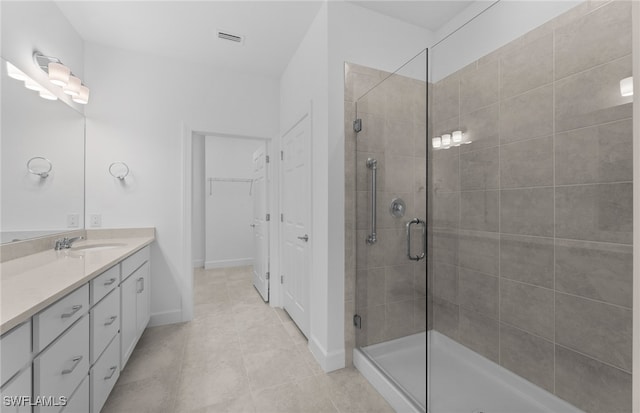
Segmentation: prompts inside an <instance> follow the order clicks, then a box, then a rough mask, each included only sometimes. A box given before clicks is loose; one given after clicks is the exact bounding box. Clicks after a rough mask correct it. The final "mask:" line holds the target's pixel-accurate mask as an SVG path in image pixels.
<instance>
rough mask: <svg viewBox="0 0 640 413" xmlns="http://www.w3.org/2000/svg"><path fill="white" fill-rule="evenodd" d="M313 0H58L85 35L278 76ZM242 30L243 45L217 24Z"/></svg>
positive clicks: (310, 15) (311, 11) (317, 4)
mask: <svg viewBox="0 0 640 413" xmlns="http://www.w3.org/2000/svg"><path fill="white" fill-rule="evenodd" d="M320 4H321V3H320V2H318V1H58V2H57V5H58V7H59V8H60V10H61V11H62V13H63V14H64V15H65V16H66V17H67V19H68V20H69V22H70V23H71V25H72V26H73V27H74V28H75V29H76V31H77V32H78V34H79V35H80V37H82V38H83V39H84V40H85V41H88V42H94V43H98V44H103V45H107V46H111V47H115V48H119V49H125V50H131V51H136V52H143V53H150V54H153V55H157V56H165V57H170V58H176V59H181V60H184V61H190V62H195V63H204V64H207V65H210V66H213V67H220V68H224V69H228V70H240V71H242V72H249V73H259V74H264V75H267V76H280V75H281V74H282V72H283V70H284V68H285V67H286V65H287V63H288V62H289V60H290V58H291V56H292V55H293V53H294V52H295V50H296V48H297V47H298V45H299V44H300V41H301V39H302V38H303V36H304V34H305V33H306V32H307V29H308V28H309V25H310V24H311V22H312V21H313V19H314V17H315V15H316V14H317V12H318V10H319V8H320ZM218 29H223V30H227V31H229V32H231V33H233V34H240V35H243V36H245V41H244V45H243V46H238V45H237V44H234V43H231V42H229V41H223V40H219V39H218V38H217V34H216V30H218Z"/></svg>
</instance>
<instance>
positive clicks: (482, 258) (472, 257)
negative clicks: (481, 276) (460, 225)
mask: <svg viewBox="0 0 640 413" xmlns="http://www.w3.org/2000/svg"><path fill="white" fill-rule="evenodd" d="M458 250H459V253H460V260H459V264H460V266H461V267H464V268H466V269H469V270H474V271H480V272H483V273H485V274H491V275H498V269H499V261H498V254H499V250H500V237H499V235H498V234H497V233H495V232H477V231H460V239H459V243H458Z"/></svg>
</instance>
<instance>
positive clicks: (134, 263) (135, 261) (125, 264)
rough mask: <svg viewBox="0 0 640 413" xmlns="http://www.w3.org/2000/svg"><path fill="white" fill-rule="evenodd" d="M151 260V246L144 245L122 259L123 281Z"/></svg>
mask: <svg viewBox="0 0 640 413" xmlns="http://www.w3.org/2000/svg"><path fill="white" fill-rule="evenodd" d="M146 261H149V246H146V247H144V248H143V249H141V250H140V251H138V252H136V253H135V254H133V255H132V256H130V257H129V258H127V259H125V260H124V261H122V281H124V280H126V279H127V277H129V276H130V275H131V274H133V272H134V271H135V270H137V269H138V268H140V266H141V265H142V264H144V263H145V262H146Z"/></svg>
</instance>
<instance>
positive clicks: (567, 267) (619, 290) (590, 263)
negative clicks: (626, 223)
mask: <svg viewBox="0 0 640 413" xmlns="http://www.w3.org/2000/svg"><path fill="white" fill-rule="evenodd" d="M555 260H556V288H557V289H558V290H559V291H565V292H568V293H571V294H575V295H580V296H583V297H588V298H593V299H596V300H600V301H606V302H608V303H611V304H617V305H621V306H625V307H628V308H631V306H632V304H633V295H632V291H633V288H632V287H633V250H632V247H631V246H630V245H616V244H601V243H597V242H583V241H570V240H557V241H556V258H555Z"/></svg>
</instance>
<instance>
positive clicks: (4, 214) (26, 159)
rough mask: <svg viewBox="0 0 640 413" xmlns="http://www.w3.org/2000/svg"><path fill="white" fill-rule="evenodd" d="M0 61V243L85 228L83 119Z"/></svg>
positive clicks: (4, 61) (80, 115)
mask: <svg viewBox="0 0 640 413" xmlns="http://www.w3.org/2000/svg"><path fill="white" fill-rule="evenodd" d="M1 61H2V78H1V82H2V88H1V93H0V94H1V98H2V106H1V116H2V118H1V119H2V122H1V123H2V127H1V135H0V157H1V164H0V173H1V191H0V195H1V198H0V232H1V241H2V243H7V242H13V241H17V240H25V239H30V238H35V237H40V236H44V235H51V234H55V233H59V232H65V231H71V230H74V229H82V228H84V152H85V140H84V130H85V122H84V116H83V115H82V114H81V113H79V112H78V111H76V110H75V109H73V108H72V107H71V106H69V105H67V104H66V103H64V102H62V101H60V100H56V101H52V100H47V99H44V98H42V97H40V95H39V93H38V92H37V91H34V90H30V89H27V88H26V87H25V83H24V82H23V81H20V80H16V79H14V78H11V77H9V74H8V70H9V69H8V68H9V66H8V65H7V63H8V62H7V61H6V60H5V59H1Z"/></svg>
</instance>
